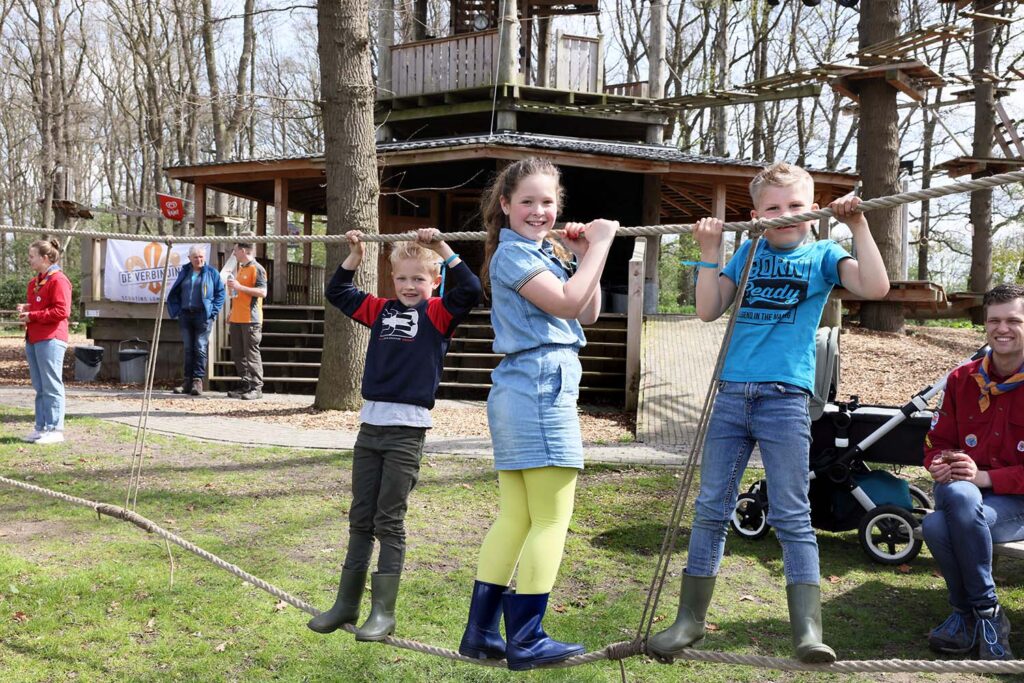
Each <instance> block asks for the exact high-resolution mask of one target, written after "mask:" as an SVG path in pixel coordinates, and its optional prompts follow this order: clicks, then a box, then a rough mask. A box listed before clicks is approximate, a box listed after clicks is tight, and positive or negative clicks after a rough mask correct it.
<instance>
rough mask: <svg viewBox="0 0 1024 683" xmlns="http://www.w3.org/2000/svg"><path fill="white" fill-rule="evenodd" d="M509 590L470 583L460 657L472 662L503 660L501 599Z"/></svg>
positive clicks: (479, 582)
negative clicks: (471, 589) (467, 610)
mask: <svg viewBox="0 0 1024 683" xmlns="http://www.w3.org/2000/svg"><path fill="white" fill-rule="evenodd" d="M507 590H508V586H499V585H498V584H496V583H485V582H483V581H474V582H473V598H472V600H471V601H470V603H469V623H468V624H466V632H465V633H463V634H462V642H461V643H460V644H459V654H460V655H462V656H463V657H472V658H474V659H505V641H504V640H503V639H502V637H501V631H500V630H498V629H499V627H500V626H501V596H503V595H504V594H505V591H507Z"/></svg>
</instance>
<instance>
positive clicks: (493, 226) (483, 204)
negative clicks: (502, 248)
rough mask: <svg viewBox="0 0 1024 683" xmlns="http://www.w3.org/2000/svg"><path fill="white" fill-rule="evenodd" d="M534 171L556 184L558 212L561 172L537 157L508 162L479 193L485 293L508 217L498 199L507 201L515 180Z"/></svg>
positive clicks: (562, 200)
mask: <svg viewBox="0 0 1024 683" xmlns="http://www.w3.org/2000/svg"><path fill="white" fill-rule="evenodd" d="M536 174H541V175H549V176H551V177H553V178H554V179H555V183H556V185H557V186H558V195H557V197H558V210H559V212H561V209H562V206H563V205H564V203H565V188H563V187H562V173H561V171H559V170H558V167H557V166H555V165H554V164H553V163H551V162H550V161H547V160H546V159H541V158H539V157H527V158H525V159H520V160H519V161H515V162H513V163H511V164H509V165H508V166H506V167H505V168H503V169H502V170H501V171H500V172H499V173H498V175H496V176H495V177H494V180H493V181H491V184H490V185H488V186H487V189H485V190H484V193H483V194H482V195H481V196H480V215H481V216H482V217H483V221H484V229H485V230H486V231H487V239H486V240H484V262H483V265H482V266H481V267H480V282H481V283H482V284H483V287H484V291H486V292H489V291H490V289H491V277H490V269H491V255H492V254H493V253H494V250H495V249H497V248H498V238H499V236H500V233H501V229H502V228H503V227H505V226H507V225H508V218H507V217H506V216H505V212H504V211H502V210H501V198H502V197H504V198H505V200H506V201H509V200H511V199H512V193H513V192H515V191H516V188H517V187H519V183H521V182H522V181H523V180H524V179H525V178H528V177H530V176H532V175H536ZM551 241H552V243H553V244H555V245H556V247H558V249H557V251H558V252H559V257H560V258H561V257H564V256H563V255H564V254H565V253H567V252H566V250H565V249H564V248H563V247H562V246H561V245H560V244H558V242H555V241H554V240H551Z"/></svg>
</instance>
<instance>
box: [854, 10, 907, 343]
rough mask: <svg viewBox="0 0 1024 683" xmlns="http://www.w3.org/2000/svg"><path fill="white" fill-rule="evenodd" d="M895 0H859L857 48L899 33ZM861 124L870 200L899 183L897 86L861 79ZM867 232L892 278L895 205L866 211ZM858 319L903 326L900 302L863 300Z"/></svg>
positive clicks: (860, 158)
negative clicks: (870, 0)
mask: <svg viewBox="0 0 1024 683" xmlns="http://www.w3.org/2000/svg"><path fill="white" fill-rule="evenodd" d="M899 10H900V7H899V0H873V1H872V2H865V3H862V4H861V11H860V23H859V24H858V27H857V28H858V32H859V34H860V47H861V49H863V48H865V47H867V46H869V45H873V44H875V43H879V42H881V41H883V40H888V39H891V38H895V37H896V35H897V33H898V32H899V26H900V15H899ZM861 83H863V85H861V88H860V128H859V130H858V133H857V168H859V169H860V174H861V182H862V183H863V193H862V195H863V197H864V198H865V199H872V198H874V197H881V196H884V195H890V194H896V193H898V192H899V190H900V185H899V160H900V146H899V137H898V134H897V126H898V124H899V118H898V114H897V111H896V89H895V88H893V87H891V86H890V85H889V84H888V83H886V82H885V80H883V79H881V78H876V79H871V80H864V81H861ZM867 219H868V224H869V225H870V226H871V234H872V236H873V237H874V238H875V242H876V243H877V244H878V249H879V251H880V252H881V253H882V261H883V263H885V270H886V272H887V273H888V274H889V277H890V278H892V277H893V276H894V274H896V273H899V272H900V263H901V254H900V222H899V209H898V208H896V209H879V210H877V211H870V212H868V214H867ZM860 323H861V325H862V326H864V327H866V328H868V329H870V330H879V331H882V332H900V331H902V330H903V306H902V305H900V304H890V303H882V302H871V301H866V302H864V303H863V304H862V305H861V308H860Z"/></svg>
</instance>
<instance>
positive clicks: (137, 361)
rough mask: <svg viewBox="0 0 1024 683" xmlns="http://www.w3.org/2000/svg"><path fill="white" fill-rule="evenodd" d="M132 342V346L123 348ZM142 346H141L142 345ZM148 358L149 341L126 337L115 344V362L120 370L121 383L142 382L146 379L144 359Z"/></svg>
mask: <svg viewBox="0 0 1024 683" xmlns="http://www.w3.org/2000/svg"><path fill="white" fill-rule="evenodd" d="M126 344H134V348H125V345H126ZM143 346H144V348H141V347H143ZM148 359H149V342H148V341H145V340H143V339H139V338H137V337H136V338H135V339H126V340H125V341H123V342H121V343H120V344H118V345H117V364H118V369H119V370H120V372H121V384H143V383H144V382H145V381H146V361H147V360H148Z"/></svg>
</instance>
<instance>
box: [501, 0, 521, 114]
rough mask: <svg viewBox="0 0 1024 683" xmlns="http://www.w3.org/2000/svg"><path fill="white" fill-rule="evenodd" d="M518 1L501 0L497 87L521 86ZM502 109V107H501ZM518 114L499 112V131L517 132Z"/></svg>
mask: <svg viewBox="0 0 1024 683" xmlns="http://www.w3.org/2000/svg"><path fill="white" fill-rule="evenodd" d="M517 5H518V2H517V0H501V19H499V20H498V35H499V37H500V39H499V41H498V42H499V44H500V46H501V47H500V50H501V52H500V53H499V54H498V82H497V83H496V84H495V87H500V86H501V85H507V86H511V87H515V86H518V85H519V19H518V14H517V12H516V9H517ZM499 107H500V105H499ZM517 126H518V122H517V121H516V113H515V112H514V111H509V110H507V109H501V108H499V110H498V115H497V127H498V130H516V127H517Z"/></svg>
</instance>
